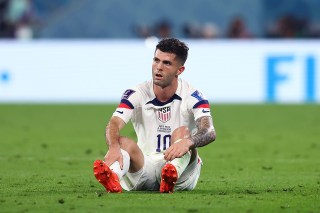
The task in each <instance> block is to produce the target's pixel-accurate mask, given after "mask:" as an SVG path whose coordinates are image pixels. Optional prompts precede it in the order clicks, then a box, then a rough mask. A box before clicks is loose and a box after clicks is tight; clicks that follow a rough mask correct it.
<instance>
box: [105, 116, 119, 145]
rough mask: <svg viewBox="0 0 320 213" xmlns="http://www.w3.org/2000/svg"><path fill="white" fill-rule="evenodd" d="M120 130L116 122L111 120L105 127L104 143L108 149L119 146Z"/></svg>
mask: <svg viewBox="0 0 320 213" xmlns="http://www.w3.org/2000/svg"><path fill="white" fill-rule="evenodd" d="M119 138H120V129H119V125H118V124H117V122H116V120H114V119H111V120H110V121H109V123H108V125H107V127H106V143H107V145H108V146H109V147H112V146H116V147H117V146H120V144H119Z"/></svg>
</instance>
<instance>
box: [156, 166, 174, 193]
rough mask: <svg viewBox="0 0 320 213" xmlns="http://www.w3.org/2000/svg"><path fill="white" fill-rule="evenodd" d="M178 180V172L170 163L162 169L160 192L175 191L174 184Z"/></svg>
mask: <svg viewBox="0 0 320 213" xmlns="http://www.w3.org/2000/svg"><path fill="white" fill-rule="evenodd" d="M177 180H178V172H177V169H176V167H175V166H174V165H172V164H170V163H168V164H166V165H165V166H164V167H163V168H162V171H161V183H160V193H173V188H174V185H175V184H176V182H177Z"/></svg>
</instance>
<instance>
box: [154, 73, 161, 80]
mask: <svg viewBox="0 0 320 213" xmlns="http://www.w3.org/2000/svg"><path fill="white" fill-rule="evenodd" d="M154 76H155V79H156V80H161V79H162V78H163V76H162V75H161V74H159V73H156V74H155V75H154Z"/></svg>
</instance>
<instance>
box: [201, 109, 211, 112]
mask: <svg viewBox="0 0 320 213" xmlns="http://www.w3.org/2000/svg"><path fill="white" fill-rule="evenodd" d="M202 112H203V113H207V112H210V110H205V109H202Z"/></svg>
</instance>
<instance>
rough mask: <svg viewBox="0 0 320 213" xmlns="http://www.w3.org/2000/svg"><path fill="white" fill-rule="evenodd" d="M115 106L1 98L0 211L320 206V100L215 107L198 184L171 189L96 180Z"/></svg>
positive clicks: (319, 208)
mask: <svg viewBox="0 0 320 213" xmlns="http://www.w3.org/2000/svg"><path fill="white" fill-rule="evenodd" d="M115 107H116V105H8V104H3V105H0V145H1V148H0V163H1V167H0V186H1V191H0V212H153V213H154V212H162V213H163V212H257V213H260V212H320V196H319V195H320V106H319V105H216V106H214V107H213V109H212V112H213V115H214V123H215V127H216V130H217V140H216V141H215V142H214V143H212V144H210V145H208V146H206V147H203V148H200V149H199V152H200V155H201V157H202V159H203V161H204V165H203V169H202V174H201V176H200V179H199V182H198V185H197V187H196V189H195V190H194V191H191V192H175V193H173V194H160V193H157V192H124V193H121V194H108V193H106V192H105V191H104V188H103V187H102V186H101V185H100V184H99V183H98V182H97V181H96V180H95V178H94V176H93V174H92V163H93V161H94V160H96V159H102V158H103V156H104V154H105V152H106V145H105V139H104V131H105V130H104V129H105V125H106V123H107V121H108V119H109V117H110V115H111V114H112V112H113V110H114V109H115ZM123 132H124V134H126V135H129V136H131V137H135V134H134V132H133V130H132V128H131V127H130V126H129V127H128V128H126V129H124V131H123Z"/></svg>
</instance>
